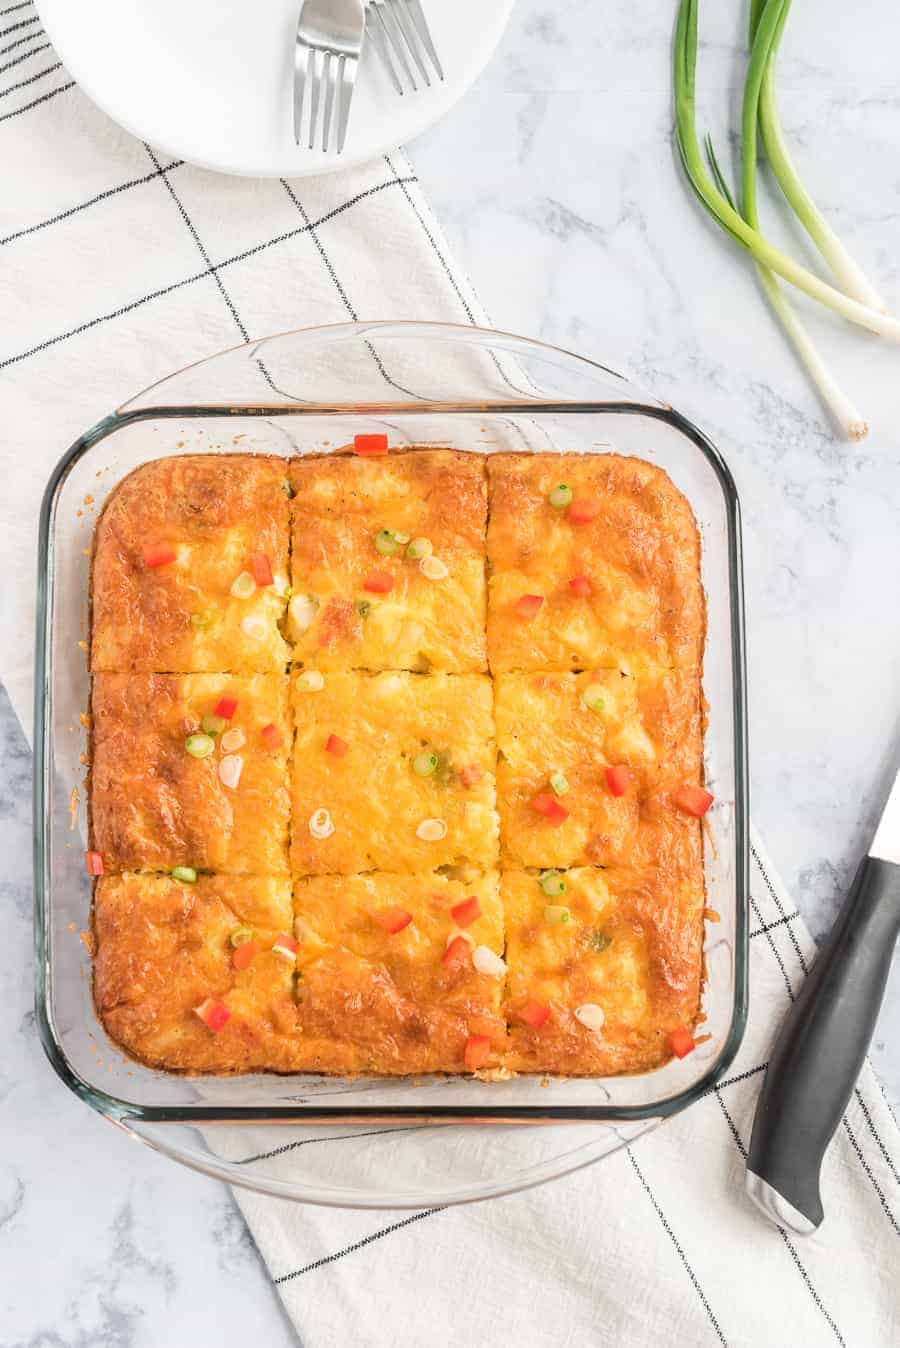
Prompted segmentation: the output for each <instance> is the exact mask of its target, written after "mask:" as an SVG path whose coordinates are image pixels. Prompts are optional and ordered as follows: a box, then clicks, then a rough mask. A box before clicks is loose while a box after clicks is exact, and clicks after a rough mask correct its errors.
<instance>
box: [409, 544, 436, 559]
mask: <svg viewBox="0 0 900 1348" xmlns="http://www.w3.org/2000/svg"><path fill="white" fill-rule="evenodd" d="M432 552H434V546H433V544H432V542H431V539H430V538H414V539H413V541H412V542H411V543H410V545H409V547H408V548H407V549H406V555H407V557H411V558H412V560H413V561H414V562H416V561H418V560H419V558H420V557H428V556H429V554H430V553H432Z"/></svg>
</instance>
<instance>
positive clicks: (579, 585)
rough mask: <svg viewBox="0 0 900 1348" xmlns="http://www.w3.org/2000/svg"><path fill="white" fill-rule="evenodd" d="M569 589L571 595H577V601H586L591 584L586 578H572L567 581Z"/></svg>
mask: <svg viewBox="0 0 900 1348" xmlns="http://www.w3.org/2000/svg"><path fill="white" fill-rule="evenodd" d="M569 589H570V590H571V591H572V593H573V594H577V595H578V598H579V599H587V597H588V595H589V594H590V593H591V582H590V581H589V580H588V578H587V576H573V577H572V579H571V580H570V581H569Z"/></svg>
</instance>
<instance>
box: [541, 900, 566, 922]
mask: <svg viewBox="0 0 900 1348" xmlns="http://www.w3.org/2000/svg"><path fill="white" fill-rule="evenodd" d="M571 920H572V913H571V911H570V909H568V908H566V907H565V906H564V905H563V904H561V903H548V904H547V905H546V907H545V908H544V921H545V922H549V923H550V925H551V927H558V926H559V925H560V924H561V923H563V922H571Z"/></svg>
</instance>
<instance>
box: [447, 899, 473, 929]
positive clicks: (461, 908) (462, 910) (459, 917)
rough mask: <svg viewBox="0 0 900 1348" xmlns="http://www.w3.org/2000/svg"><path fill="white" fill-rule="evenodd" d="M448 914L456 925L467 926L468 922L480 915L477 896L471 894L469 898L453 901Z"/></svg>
mask: <svg viewBox="0 0 900 1348" xmlns="http://www.w3.org/2000/svg"><path fill="white" fill-rule="evenodd" d="M450 916H451V917H452V918H453V921H454V922H455V923H456V925H457V926H458V927H468V925H469V923H470V922H474V921H475V919H476V918H478V917H481V904H480V903H479V902H478V898H477V896H476V895H475V894H473V895H472V897H471V898H469V899H463V900H462V902H461V903H455V904H454V905H453V907H452V908H451V909H450Z"/></svg>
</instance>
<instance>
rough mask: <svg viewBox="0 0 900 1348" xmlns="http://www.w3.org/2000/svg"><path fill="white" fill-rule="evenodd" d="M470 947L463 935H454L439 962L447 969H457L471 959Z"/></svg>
mask: <svg viewBox="0 0 900 1348" xmlns="http://www.w3.org/2000/svg"><path fill="white" fill-rule="evenodd" d="M471 951H472V947H471V946H470V945H469V942H468V941H467V940H466V938H465V936H454V938H453V940H452V941H451V942H450V944H449V945H448V946H447V949H446V950H445V951H444V954H443V956H442V957H441V963H442V964H443V965H445V966H446V968H448V969H459V968H461V967H462V966H463V965H464V964H467V963H469V961H470V960H471V957H472V955H471Z"/></svg>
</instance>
